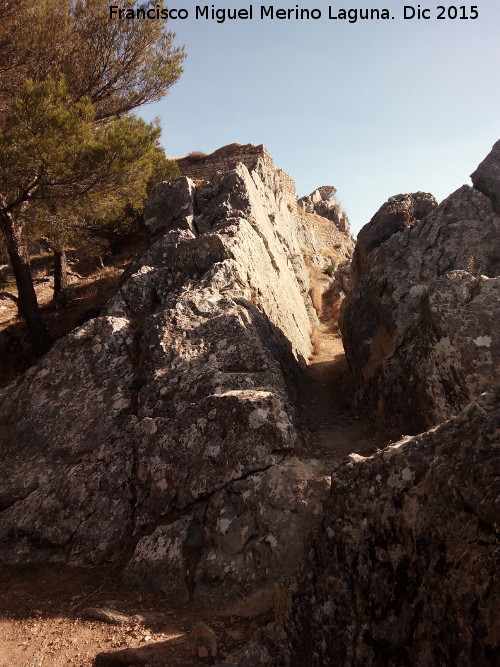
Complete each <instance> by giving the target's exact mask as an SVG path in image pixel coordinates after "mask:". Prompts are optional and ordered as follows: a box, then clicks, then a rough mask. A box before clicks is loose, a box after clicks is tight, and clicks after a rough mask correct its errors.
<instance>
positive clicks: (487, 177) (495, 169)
mask: <svg viewBox="0 0 500 667" xmlns="http://www.w3.org/2000/svg"><path fill="white" fill-rule="evenodd" d="M471 179H472V183H473V184H474V187H475V188H476V189H477V190H479V191H480V192H482V193H483V195H486V196H487V197H488V198H489V199H491V203H492V204H493V208H494V209H495V211H496V212H497V213H498V214H499V215H500V140H499V141H497V142H496V144H495V145H494V146H493V148H492V149H491V152H490V153H489V154H488V155H487V156H486V157H485V159H484V160H483V161H482V162H481V164H480V165H479V167H478V168H477V169H476V171H475V172H474V173H473V174H471Z"/></svg>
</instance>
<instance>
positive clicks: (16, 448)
mask: <svg viewBox="0 0 500 667" xmlns="http://www.w3.org/2000/svg"><path fill="white" fill-rule="evenodd" d="M282 182H283V175H282V174H279V173H277V172H276V171H275V170H274V169H271V168H270V167H269V166H268V165H266V164H265V163H264V162H262V161H257V165H256V167H255V169H253V170H252V171H250V172H249V171H248V169H247V168H246V167H245V166H243V165H241V164H240V165H238V166H237V167H236V168H235V169H233V170H231V171H229V172H226V173H221V174H219V175H218V176H217V177H216V178H215V179H214V180H213V181H212V182H210V183H206V184H204V185H203V186H200V187H199V188H194V187H193V185H192V183H191V182H190V181H189V179H186V178H181V179H177V180H175V181H173V182H171V183H165V184H162V185H161V186H159V187H158V188H157V189H156V190H155V192H154V193H153V195H152V198H151V200H150V202H149V204H148V206H147V215H149V216H150V217H151V218H155V219H156V222H155V223H154V229H155V231H156V232H157V233H156V236H155V237H154V238H153V242H152V243H151V245H150V247H149V248H148V249H147V250H146V251H145V252H144V253H143V254H142V256H141V257H139V258H138V259H137V260H136V261H135V262H133V263H132V265H131V266H130V268H129V269H128V270H127V272H126V274H125V276H124V279H123V282H122V285H121V288H120V289H119V291H118V293H117V294H116V296H115V297H114V298H112V299H111V300H110V301H109V302H108V304H107V306H106V307H105V308H104V310H103V311H102V312H101V314H100V316H99V317H96V318H94V319H92V320H90V321H88V322H87V323H86V324H84V325H83V326H81V327H80V328H78V329H75V330H74V331H72V332H71V333H70V334H69V335H68V336H66V337H65V338H63V339H61V340H59V341H58V342H57V343H56V344H55V345H54V347H53V348H52V349H51V351H50V352H49V353H48V354H47V355H46V356H45V357H43V358H42V359H41V360H40V362H39V363H38V365H37V366H35V367H33V368H31V369H30V370H29V371H28V372H27V373H26V374H25V375H24V376H22V377H19V378H18V379H17V380H16V381H15V382H14V383H12V384H11V385H10V386H9V387H7V388H6V389H4V390H3V391H2V392H1V393H0V423H1V424H2V428H1V429H0V479H2V490H1V492H0V562H2V563H24V562H28V561H61V562H66V563H69V564H72V565H94V564H100V563H107V562H110V561H113V562H116V561H119V562H120V563H121V564H122V570H123V574H122V576H123V577H124V578H125V579H127V580H129V581H134V582H138V583H141V584H151V585H153V586H156V587H158V588H160V589H161V590H167V591H169V592H172V593H174V594H177V595H178V596H179V597H181V598H191V599H192V598H195V599H196V600H197V601H198V603H200V604H204V605H206V606H208V607H210V609H211V610H213V609H215V608H218V609H220V608H221V607H222V606H224V605H233V604H236V603H237V602H238V601H239V600H241V599H242V598H244V597H245V596H247V597H251V596H257V597H258V596H259V590H261V589H262V590H264V591H265V590H267V587H268V585H269V584H270V585H271V586H272V584H273V583H274V577H275V576H276V573H277V572H278V571H288V570H290V569H291V568H293V567H295V565H296V563H297V562H298V560H299V558H300V556H301V554H302V538H303V537H304V536H305V535H306V534H307V532H308V531H309V530H310V528H311V527H312V526H313V525H314V524H315V523H316V522H317V521H318V519H319V513H318V508H319V507H320V504H321V502H322V500H323V499H324V498H325V497H326V494H327V490H328V489H327V486H328V485H327V484H326V483H325V479H326V478H325V472H326V471H325V470H324V469H322V468H321V466H319V465H318V464H317V463H316V462H307V461H306V462H304V461H302V462H300V463H299V462H297V460H296V459H295V457H294V455H293V454H294V450H295V448H296V445H297V443H298V441H299V437H300V435H299V433H298V431H297V428H296V426H295V411H294V406H293V402H292V400H291V393H290V392H293V386H294V379H295V378H296V377H297V374H298V371H299V369H300V366H301V364H303V363H304V360H305V359H306V358H307V357H308V356H309V354H310V351H311V343H310V336H309V332H310V330H311V320H310V317H309V313H311V311H312V310H313V308H312V304H311V301H310V297H309V278H308V271H307V268H306V266H305V264H304V261H303V260H302V256H301V250H300V246H299V241H298V238H299V237H301V238H304V234H303V230H302V229H301V222H300V220H299V219H298V218H297V217H296V216H294V215H292V213H291V212H290V211H289V208H288V206H287V199H286V198H285V197H282V196H281V191H280V184H281V183H282ZM200 230H203V232H202V233H201V232H200ZM287 471H289V472H290V480H289V488H288V486H287V483H286V482H285V478H284V475H285V473H286V472H287ZM313 488H314V489H315V492H317V496H316V497H315V498H314V499H312V498H311V497H310V494H311V489H313ZM263 508H265V509H263ZM292 508H293V509H294V514H293V516H292V517H290V516H289V512H290V510H291V509H292ZM260 514H262V517H261V519H256V517H257V516H259V515H260ZM245 536H246V537H245ZM238 540H239V542H238ZM288 543H290V544H291V546H290V549H287V547H286V545H287V544H288ZM238 544H239V545H240V546H239V549H240V551H241V553H237V552H238ZM227 549H229V550H231V549H232V550H233V551H232V554H233V555H232V557H231V558H229V556H228V553H227V551H226V550H227ZM243 554H245V557H246V560H245V557H244V556H243ZM221 564H223V566H221ZM226 580H227V592H226V593H224V595H222V594H221V582H224V581H226ZM261 598H262V599H263V598H265V593H263V594H262V595H261Z"/></svg>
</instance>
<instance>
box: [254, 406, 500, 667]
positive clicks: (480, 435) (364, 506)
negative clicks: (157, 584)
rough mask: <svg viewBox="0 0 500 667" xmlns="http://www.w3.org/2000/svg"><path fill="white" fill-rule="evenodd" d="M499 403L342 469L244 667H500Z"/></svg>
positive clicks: (477, 408) (353, 458)
mask: <svg viewBox="0 0 500 667" xmlns="http://www.w3.org/2000/svg"><path fill="white" fill-rule="evenodd" d="M499 398H500V397H499V395H498V393H497V394H496V395H495V394H483V395H482V396H481V397H480V398H479V399H478V400H477V401H475V402H474V403H471V404H470V405H469V406H467V408H465V410H463V412H461V413H460V414H459V415H458V416H457V417H455V418H454V419H452V420H450V421H448V422H445V423H444V424H442V425H441V426H440V427H439V428H436V429H433V430H431V431H429V432H427V433H424V434H422V435H418V436H415V437H412V438H408V437H407V438H404V439H403V440H401V441H399V442H397V443H396V444H394V445H392V446H390V447H388V448H386V449H385V450H383V451H381V452H380V453H377V454H375V455H373V456H371V457H369V458H363V457H360V456H357V455H352V456H351V457H349V459H347V463H346V462H343V464H340V465H339V466H338V467H337V468H336V469H335V470H334V472H333V476H332V488H331V492H330V496H329V499H328V502H327V507H326V516H325V519H324V521H323V523H322V524H321V527H320V528H319V529H318V530H317V531H316V532H315V534H314V535H313V536H312V538H311V540H310V542H309V545H308V549H307V557H306V559H305V561H304V563H303V564H302V566H301V570H300V575H299V577H298V579H297V580H296V581H294V582H293V585H292V586H290V595H291V600H290V609H289V611H288V612H287V613H286V614H285V616H284V617H283V619H282V620H281V621H279V622H276V623H274V624H272V625H270V626H269V627H268V628H267V629H266V630H265V631H264V633H263V635H262V637H261V639H260V641H259V642H258V643H255V644H254V645H253V646H252V647H251V648H250V650H249V651H248V653H247V657H246V658H245V660H244V661H243V663H242V665H244V666H245V667H253V665H258V664H267V665H276V666H278V665H279V666H283V665H294V666H296V667H302V665H318V666H319V665H332V666H333V665H335V666H337V665H342V666H343V667H353V666H354V665H366V666H373V667H375V666H377V667H379V666H380V665H387V666H388V667H396V666H398V667H399V666H401V667H402V666H403V665H415V666H417V665H418V667H435V665H456V666H457V667H469V666H470V665H485V666H490V665H491V666H493V665H496V656H497V653H496V651H497V650H498V645H499V640H500V625H499V620H498V614H497V613H496V606H497V601H498V596H499V593H500V591H499V589H498V581H497V579H496V573H495V560H496V554H497V553H498V552H497V549H498V534H497V531H498V517H499V516H500V505H499V500H498V498H499V495H498V491H499V483H498V470H499V469H500V402H499Z"/></svg>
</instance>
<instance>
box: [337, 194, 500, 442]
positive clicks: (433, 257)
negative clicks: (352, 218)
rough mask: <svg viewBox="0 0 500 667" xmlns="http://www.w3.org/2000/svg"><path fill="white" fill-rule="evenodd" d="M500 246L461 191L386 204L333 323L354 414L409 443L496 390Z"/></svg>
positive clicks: (362, 238)
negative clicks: (438, 199) (379, 422)
mask: <svg viewBox="0 0 500 667" xmlns="http://www.w3.org/2000/svg"><path fill="white" fill-rule="evenodd" d="M429 210H431V212H430V213H428V211H429ZM426 212H427V215H425V214H426ZM419 216H424V217H422V218H420V219H419ZM413 220H416V221H414V222H412V221H413ZM410 223H411V224H410ZM499 237H500V217H499V216H498V215H497V214H496V212H495V211H494V210H493V208H492V204H491V201H490V200H489V199H488V198H487V197H486V196H485V195H483V194H481V193H480V192H479V191H478V190H475V189H473V188H470V187H468V186H463V187H461V188H460V189H459V190H457V191H456V192H455V193H453V194H452V195H450V196H449V197H448V198H447V199H445V200H444V201H443V202H442V203H441V204H440V205H439V206H437V207H435V204H434V201H433V198H432V197H431V196H430V195H424V194H422V193H417V194H413V195H401V196H399V197H396V198H391V200H389V202H388V203H387V204H385V205H384V206H383V207H382V208H381V209H380V211H379V212H378V213H377V214H376V215H375V216H374V218H373V219H372V221H371V222H370V223H368V225H367V226H366V227H365V228H364V229H363V230H362V231H361V232H360V235H359V237H358V239H359V240H358V244H357V247H356V250H355V253H354V258H353V263H352V269H351V276H350V277H351V289H350V291H349V292H348V295H347V298H346V299H345V301H344V305H343V309H342V314H341V321H340V326H341V331H342V337H343V340H344V346H345V349H346V357H347V362H348V365H349V374H350V380H351V383H352V386H353V391H354V400H355V402H356V403H357V404H358V405H360V406H363V407H364V408H365V409H368V410H370V411H372V412H373V413H375V414H377V415H378V416H379V418H381V419H383V420H385V419H387V418H391V419H393V420H395V421H397V422H398V425H402V424H404V428H405V429H406V432H408V431H409V432H413V433H415V432H418V431H419V430H422V429H425V428H428V427H429V426H433V425H434V424H436V423H439V422H441V421H443V420H444V419H447V418H449V417H450V416H452V415H453V414H456V413H457V412H458V411H459V410H460V409H462V408H463V407H464V406H465V405H467V404H468V403H469V402H470V401H471V400H474V399H475V398H477V397H478V396H479V395H480V394H481V393H482V392H484V391H487V390H489V389H491V388H493V387H494V386H495V385H496V383H497V382H498V381H499V380H500V364H499V346H500V342H499V338H498V333H499V327H498V322H499V321H500V312H499V298H498V297H499V290H500V280H499V278H498V273H499V271H498V269H499V266H500V258H499V255H498V251H497V250H496V248H497V247H498V238H499Z"/></svg>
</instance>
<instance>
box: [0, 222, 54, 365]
mask: <svg viewBox="0 0 500 667" xmlns="http://www.w3.org/2000/svg"><path fill="white" fill-rule="evenodd" d="M0 226H1V228H2V232H3V235H4V237H5V242H6V245H7V252H8V253H9V259H10V263H11V265H12V270H13V272H14V277H15V279H16V285H17V292H18V300H19V301H18V304H19V312H20V313H21V316H22V317H23V319H24V321H25V322H26V328H27V329H28V334H29V337H30V339H31V342H32V343H33V347H34V349H35V352H36V353H37V354H39V355H42V354H45V352H48V350H49V349H50V346H51V340H50V336H49V332H48V331H47V329H46V327H45V324H44V323H43V320H42V316H41V313H40V309H39V307H38V301H37V298H36V293H35V288H34V286H33V278H32V276H31V268H30V263H29V258H28V253H27V250H26V248H25V245H24V243H23V239H22V232H21V228H20V226H19V225H16V223H15V222H14V220H13V219H12V215H11V214H10V213H6V212H5V211H2V210H1V209H0Z"/></svg>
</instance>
